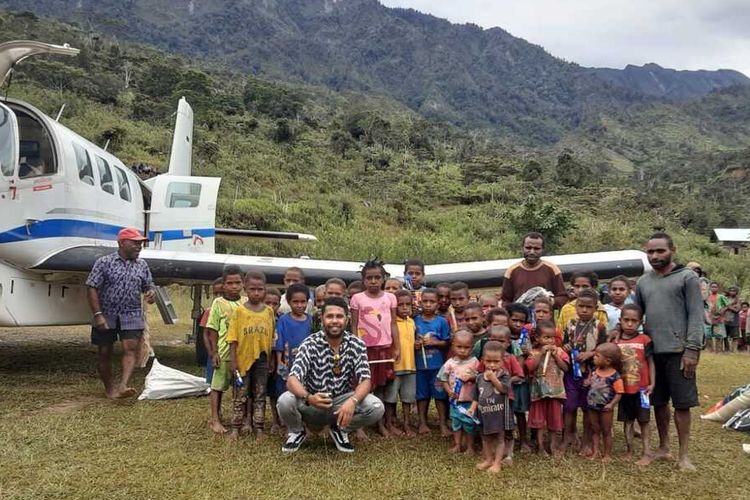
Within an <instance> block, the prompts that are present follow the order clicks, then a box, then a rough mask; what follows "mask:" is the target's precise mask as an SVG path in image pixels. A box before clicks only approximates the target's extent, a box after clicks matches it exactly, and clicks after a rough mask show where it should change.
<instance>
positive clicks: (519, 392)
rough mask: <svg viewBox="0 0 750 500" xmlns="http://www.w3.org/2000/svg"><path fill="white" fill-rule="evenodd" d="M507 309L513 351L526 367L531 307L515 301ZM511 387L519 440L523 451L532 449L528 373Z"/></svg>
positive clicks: (529, 342) (522, 365)
mask: <svg viewBox="0 0 750 500" xmlns="http://www.w3.org/2000/svg"><path fill="white" fill-rule="evenodd" d="M507 310H508V314H509V315H510V338H511V353H512V354H513V355H514V356H515V357H516V359H517V360H518V364H520V365H521V367H522V368H524V367H525V366H526V357H527V356H528V355H529V353H530V352H531V350H530V348H531V341H530V339H529V333H530V332H529V331H528V330H527V328H526V322H527V321H528V320H529V309H528V308H527V307H526V306H525V305H523V304H519V303H518V302H513V303H511V304H508V307H507ZM525 371H526V370H525V368H524V372H525ZM511 387H512V388H513V404H512V406H513V415H514V416H515V417H516V427H517V428H518V442H519V443H520V447H521V450H522V451H531V449H530V448H529V443H528V437H527V435H526V412H527V411H529V405H530V402H531V401H530V395H529V382H528V374H527V373H524V378H523V380H522V381H520V382H517V383H514V384H512V386H511Z"/></svg>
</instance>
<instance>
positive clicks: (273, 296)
mask: <svg viewBox="0 0 750 500" xmlns="http://www.w3.org/2000/svg"><path fill="white" fill-rule="evenodd" d="M284 297H286V294H284ZM263 303H264V304H265V305H267V306H268V307H270V308H271V309H273V315H274V317H275V318H276V319H278V318H279V316H281V315H282V314H283V313H279V311H280V310H281V292H280V291H279V289H278V288H276V287H275V286H266V296H265V297H264V298H263ZM284 303H285V304H287V306H289V304H288V303H287V302H286V298H284ZM276 370H277V366H276V358H275V356H273V355H271V359H269V360H268V371H269V373H268V384H267V386H266V395H267V396H268V399H270V400H271V403H272V404H271V432H276V431H277V430H278V428H279V426H280V425H281V420H279V414H278V412H277V411H276V400H277V399H278V397H279V396H281V395H282V394H283V393H284V391H286V388H284V389H283V390H282V391H281V392H279V393H277V382H278V377H277V375H276ZM282 383H283V381H282ZM252 404H253V403H252V398H248V400H247V411H245V423H244V424H243V425H242V431H243V432H245V431H251V430H252V429H253V423H252V422H251V421H250V416H249V415H252V413H253V408H252Z"/></svg>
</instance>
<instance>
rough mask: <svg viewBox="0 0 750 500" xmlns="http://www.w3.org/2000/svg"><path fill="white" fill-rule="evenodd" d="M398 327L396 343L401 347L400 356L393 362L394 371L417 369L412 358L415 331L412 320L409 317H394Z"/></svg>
mask: <svg viewBox="0 0 750 500" xmlns="http://www.w3.org/2000/svg"><path fill="white" fill-rule="evenodd" d="M396 326H397V327H398V344H399V348H400V349H401V358H400V359H399V360H398V361H397V362H396V363H394V364H393V369H394V371H395V372H396V373H410V372H416V371H417V363H416V361H415V360H414V335H415V333H416V331H417V328H416V326H415V325H414V320H413V319H411V318H406V319H401V318H399V317H396Z"/></svg>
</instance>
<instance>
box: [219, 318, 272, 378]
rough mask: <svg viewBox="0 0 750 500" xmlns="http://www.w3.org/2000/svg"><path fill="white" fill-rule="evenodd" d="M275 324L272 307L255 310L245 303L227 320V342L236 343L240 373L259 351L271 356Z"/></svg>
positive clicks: (258, 355) (245, 369) (247, 367)
mask: <svg viewBox="0 0 750 500" xmlns="http://www.w3.org/2000/svg"><path fill="white" fill-rule="evenodd" d="M275 324H276V317H275V316H274V314H273V309H271V308H270V307H268V306H265V307H264V308H263V310H262V311H260V312H255V311H251V310H250V309H248V308H247V304H245V305H244V306H242V307H238V308H237V310H235V311H234V314H232V319H230V320H229V329H228V330H227V343H228V344H232V343H234V342H236V343H237V369H238V370H239V371H240V373H241V374H242V375H244V374H245V372H247V370H249V369H250V367H251V366H252V365H253V363H255V361H256V360H257V359H258V358H259V357H260V355H261V353H264V352H265V353H266V357H267V358H269V359H270V357H271V344H272V342H273V332H274V328H275Z"/></svg>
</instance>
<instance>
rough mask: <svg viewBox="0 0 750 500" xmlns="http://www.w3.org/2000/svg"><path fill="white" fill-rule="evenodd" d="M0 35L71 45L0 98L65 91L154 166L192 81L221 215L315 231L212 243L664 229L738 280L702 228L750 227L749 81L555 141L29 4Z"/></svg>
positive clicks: (263, 245) (498, 241)
mask: <svg viewBox="0 0 750 500" xmlns="http://www.w3.org/2000/svg"><path fill="white" fill-rule="evenodd" d="M269 4H270V2H269ZM196 9H197V6H196ZM0 33H2V34H3V36H4V37H5V38H6V39H36V40H44V41H51V42H56V43H70V44H71V45H72V46H74V47H78V48H80V49H81V53H80V54H79V55H78V56H77V57H72V58H71V57H34V58H30V59H28V60H25V61H23V62H22V63H21V64H19V65H18V67H17V68H16V69H15V70H14V76H13V78H12V85H11V86H10V88H8V87H7V85H6V87H3V88H2V89H0V93H2V95H3V96H5V95H7V96H9V97H12V98H20V99H24V100H27V101H29V102H31V103H32V104H34V105H35V106H38V107H39V108H40V109H41V110H43V111H44V112H46V113H48V114H50V115H52V116H54V115H55V114H56V113H57V112H58V111H59V110H60V109H61V106H62V105H63V104H65V109H64V113H63V115H62V117H61V122H62V123H63V124H65V125H66V126H68V127H70V128H71V129H73V130H75V131H76V132H78V133H80V134H81V135H83V136H84V137H87V138H89V139H90V140H93V141H94V142H96V143H98V144H104V143H105V142H107V141H109V148H110V151H112V152H113V153H114V154H116V155H117V156H118V157H120V158H121V159H123V161H125V162H126V163H127V164H131V165H133V164H137V163H141V162H143V163H146V164H148V165H152V166H155V167H163V166H164V165H165V163H166V160H167V157H168V152H169V144H170V141H171V139H170V138H171V125H172V116H173V113H174V110H175V108H176V104H177V100H178V99H179V98H180V97H181V96H186V97H187V99H188V101H189V102H190V104H191V105H192V106H193V108H194V110H195V116H196V119H195V135H194V143H193V144H194V147H193V160H194V161H193V165H194V171H195V173H196V174H198V175H209V176H220V177H222V184H221V190H220V199H219V205H218V211H217V217H218V220H217V224H218V225H220V226H225V227H238V228H258V229H269V230H288V231H304V232H310V233H313V234H315V235H317V236H318V238H319V239H320V242H319V243H317V244H315V245H314V246H305V247H300V246H299V245H291V244H284V243H268V242H253V243H250V244H248V243H247V242H246V241H242V242H240V243H237V242H226V241H222V242H221V245H222V249H224V250H232V251H235V252H249V253H256V254H261V255H265V254H272V255H300V254H306V255H310V256H312V257H320V258H341V259H354V260H360V259H361V260H363V261H364V260H365V259H367V258H369V257H372V256H379V257H382V258H384V259H386V260H388V261H391V262H397V261H399V260H402V259H404V258H407V257H413V256H420V257H422V258H424V259H425V260H427V261H428V262H430V263H437V262H448V261H465V260H477V259H491V258H507V257H512V256H515V255H517V254H518V238H519V235H521V234H523V233H524V232H526V231H528V230H532V229H533V230H541V231H543V232H544V233H545V234H546V235H547V236H548V237H549V243H550V249H551V251H554V252H563V253H572V252H584V251H598V250H609V249H622V248H637V247H639V245H640V244H641V243H642V240H643V238H645V236H646V235H647V234H648V233H649V232H650V231H652V230H653V228H654V227H664V228H667V229H668V230H669V231H671V232H673V233H674V234H675V237H676V238H677V244H678V246H679V248H680V256H681V258H683V259H697V260H699V261H700V262H701V263H702V264H703V267H704V269H708V270H709V271H711V272H712V273H713V274H712V276H713V277H715V278H718V279H720V280H723V281H725V282H735V283H740V284H744V285H745V286H747V285H750V256H748V257H745V256H739V257H729V256H726V255H724V254H723V253H722V251H721V250H719V249H718V248H717V247H716V246H714V245H712V244H711V243H709V241H708V238H707V236H706V235H707V234H708V230H709V229H711V228H713V227H719V226H729V227H731V226H737V225H739V226H748V225H750V213H748V212H747V210H745V209H744V207H745V206H746V204H747V199H748V198H749V197H750V150H749V149H748V144H750V140H749V138H750V87H747V86H745V87H738V86H733V87H729V88H727V89H724V90H721V91H717V92H713V93H711V94H709V95H707V96H705V97H703V98H701V99H697V100H690V101H687V102H674V103H665V102H662V101H661V100H658V99H651V100H647V101H643V102H635V103H631V104H629V105H618V107H615V108H606V107H595V106H591V107H589V108H587V109H586V112H585V113H584V115H583V118H582V119H581V120H580V121H579V123H578V125H577V126H576V127H571V128H570V129H569V130H565V131H564V133H563V134H562V135H561V137H560V139H559V140H558V142H556V143H555V144H552V145H540V144H537V145H533V146H530V145H528V144H527V143H524V142H522V141H514V140H513V139H512V136H509V135H503V134H498V131H497V130H491V129H487V128H485V129H475V128H470V127H468V126H464V127H458V126H456V125H454V124H451V123H448V122H445V121H439V120H437V119H426V118H424V117H423V116H421V115H420V114H419V113H418V112H416V111H415V110H413V109H410V108H409V107H407V106H405V105H404V104H402V103H400V102H398V101H397V100H394V99H393V98H391V97H388V96H384V95H382V94H378V93H364V92H352V91H337V92H334V91H331V90H330V89H327V88H325V87H323V86H313V85H307V84H291V83H288V82H279V81H272V80H269V79H268V78H260V77H258V76H254V75H247V74H246V73H245V72H243V71H239V70H237V68H234V67H231V66H227V65H225V64H222V63H221V62H220V61H214V62H210V61H209V62H207V61H205V60H202V59H196V58H185V57H181V56H178V55H174V54H171V53H165V52H163V51H160V50H157V49H154V48H152V47H149V46H146V45H140V44H139V45H136V44H133V43H130V42H126V41H123V39H122V37H114V36H111V35H107V34H104V33H102V32H99V31H96V30H92V29H90V28H88V27H87V28H85V29H81V28H80V27H76V26H72V25H67V24H64V23H59V22H56V21H51V20H48V19H43V18H39V17H37V16H36V15H34V14H32V13H28V12H24V13H12V12H4V11H0ZM590 77H592V78H593V76H592V75H590ZM528 119H529V121H531V122H534V121H536V120H537V118H536V117H534V116H533V115H529V116H528Z"/></svg>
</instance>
